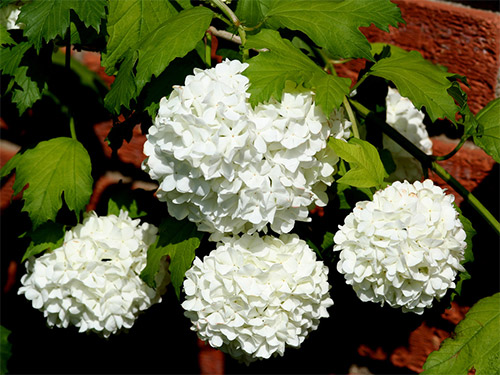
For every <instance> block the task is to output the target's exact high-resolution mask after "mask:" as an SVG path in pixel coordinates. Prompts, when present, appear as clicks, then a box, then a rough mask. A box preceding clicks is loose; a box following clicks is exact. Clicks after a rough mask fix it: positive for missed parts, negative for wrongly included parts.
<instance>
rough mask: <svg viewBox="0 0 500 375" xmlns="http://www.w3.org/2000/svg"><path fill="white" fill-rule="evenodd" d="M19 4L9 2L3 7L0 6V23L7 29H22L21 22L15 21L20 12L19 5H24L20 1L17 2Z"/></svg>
mask: <svg viewBox="0 0 500 375" xmlns="http://www.w3.org/2000/svg"><path fill="white" fill-rule="evenodd" d="M18 3H19V4H20V5H16V4H9V5H7V6H5V7H2V8H0V25H3V26H5V28H6V29H7V30H13V29H23V28H24V26H25V25H24V24H23V23H17V18H18V17H19V14H20V13H21V9H20V7H21V5H24V4H23V3H22V2H18Z"/></svg>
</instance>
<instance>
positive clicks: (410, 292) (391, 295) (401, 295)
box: [334, 180, 466, 314]
mask: <svg viewBox="0 0 500 375" xmlns="http://www.w3.org/2000/svg"><path fill="white" fill-rule="evenodd" d="M453 200H454V197H453V195H451V194H448V195H447V194H445V193H444V190H443V189H441V188H440V187H439V186H435V185H434V184H433V182H432V181H431V180H425V181H424V182H423V183H422V182H419V181H416V182H414V183H413V184H410V183H409V182H407V181H405V182H399V181H396V182H394V183H393V184H392V185H391V186H389V187H387V188H385V189H384V190H380V191H378V192H377V193H375V194H374V196H373V201H362V202H358V203H357V204H356V207H355V208H354V210H353V211H352V212H351V213H350V214H349V215H348V216H347V217H346V219H345V223H344V225H342V226H339V231H338V232H337V233H336V234H335V236H334V241H335V244H336V245H335V246H334V251H341V253H340V260H339V262H338V263H337V270H338V271H339V272H340V273H343V274H344V275H345V280H346V282H347V284H349V285H352V286H353V288H354V290H355V291H356V293H357V295H358V297H359V298H360V299H361V300H362V301H363V302H365V301H372V302H381V303H382V304H383V303H384V302H387V303H388V304H389V305H390V306H392V307H402V308H403V311H404V312H408V311H412V312H415V313H417V314H422V313H423V311H424V308H425V307H430V306H432V301H433V299H434V298H436V299H438V300H439V299H440V298H441V297H443V296H444V295H445V294H446V291H447V290H448V289H449V288H454V287H455V283H454V280H455V276H456V275H457V271H464V268H463V267H462V265H461V264H460V262H461V261H462V260H463V259H464V250H465V247H466V243H465V237H466V235H465V231H464V229H463V226H462V223H461V222H460V220H459V219H458V213H457V211H456V210H455V208H454V207H453V205H452V203H453Z"/></svg>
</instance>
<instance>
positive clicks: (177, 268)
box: [141, 218, 203, 298]
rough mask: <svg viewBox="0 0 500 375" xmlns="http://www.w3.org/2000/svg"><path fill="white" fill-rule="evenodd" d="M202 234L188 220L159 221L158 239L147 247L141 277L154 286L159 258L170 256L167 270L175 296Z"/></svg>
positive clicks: (178, 291)
mask: <svg viewBox="0 0 500 375" xmlns="http://www.w3.org/2000/svg"><path fill="white" fill-rule="evenodd" d="M202 236H203V234H201V233H200V232H198V231H197V229H196V225H194V224H193V223H191V222H190V221H188V220H182V221H179V220H176V219H174V218H168V219H165V220H163V221H162V222H161V224H160V228H159V234H158V239H157V240H156V242H155V243H154V244H153V245H151V246H150V248H149V249H148V258H147V264H146V267H145V268H144V270H143V271H142V272H141V278H142V279H143V280H144V281H145V282H146V283H147V284H148V285H149V286H151V287H155V276H156V273H157V272H158V270H159V267H160V260H161V258H162V257H164V256H165V255H168V256H169V257H170V266H169V271H170V275H171V280H172V285H173V287H174V289H175V293H176V294H177V297H178V298H180V291H181V287H182V282H183V280H184V274H185V273H186V271H187V270H188V269H189V268H190V267H191V263H192V262H193V259H194V253H195V250H196V249H197V248H198V246H200V241H201V238H202Z"/></svg>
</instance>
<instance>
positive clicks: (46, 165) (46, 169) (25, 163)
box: [13, 137, 93, 228]
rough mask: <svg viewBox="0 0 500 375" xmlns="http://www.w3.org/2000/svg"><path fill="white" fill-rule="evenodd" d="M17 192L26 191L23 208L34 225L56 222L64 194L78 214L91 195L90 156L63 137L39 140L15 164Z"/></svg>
mask: <svg viewBox="0 0 500 375" xmlns="http://www.w3.org/2000/svg"><path fill="white" fill-rule="evenodd" d="M15 168H16V180H15V182H14V186H13V188H14V194H19V193H20V192H21V191H22V190H23V188H24V187H25V186H26V184H29V187H28V188H27V189H26V190H25V191H24V192H23V200H24V202H25V203H24V207H23V211H26V212H28V214H29V216H30V218H31V220H32V222H33V227H34V228H36V227H38V226H39V225H40V224H42V223H44V222H46V221H47V220H52V221H55V218H56V215H57V211H59V209H60V208H61V207H62V194H63V193H64V201H65V202H66V204H67V206H68V208H69V209H70V210H72V211H75V212H76V214H77V215H79V213H80V212H81V211H82V210H84V209H85V205H86V204H87V203H88V201H89V199H90V195H91V194H92V183H93V180H92V176H91V174H90V171H91V163H90V157H89V155H88V153H87V150H85V148H84V147H83V146H82V144H81V143H80V142H78V141H76V140H74V139H72V138H66V137H60V138H53V139H51V140H49V141H44V142H40V143H39V144H38V145H37V146H36V147H35V148H33V149H30V150H27V151H26V152H24V154H22V156H21V158H20V159H19V160H18V161H17V163H16V167H15Z"/></svg>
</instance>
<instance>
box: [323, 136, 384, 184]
mask: <svg viewBox="0 0 500 375" xmlns="http://www.w3.org/2000/svg"><path fill="white" fill-rule="evenodd" d="M328 145H329V146H330V147H331V148H332V149H333V150H334V151H335V152H336V153H337V155H338V156H339V157H341V158H342V159H343V160H345V161H346V162H348V163H349V166H350V169H349V170H348V171H347V173H346V174H345V175H344V176H342V177H341V178H340V179H338V180H337V182H338V183H343V184H346V185H350V186H355V187H360V188H367V187H373V186H375V187H381V186H382V185H383V183H384V178H385V177H387V173H386V172H385V169H384V165H383V164H382V161H381V160H380V155H379V153H378V152H377V149H376V148H375V147H374V146H373V145H372V144H371V143H369V142H367V141H363V140H361V139H358V138H351V139H350V140H349V142H345V141H343V140H341V139H335V138H330V140H329V141H328Z"/></svg>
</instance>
